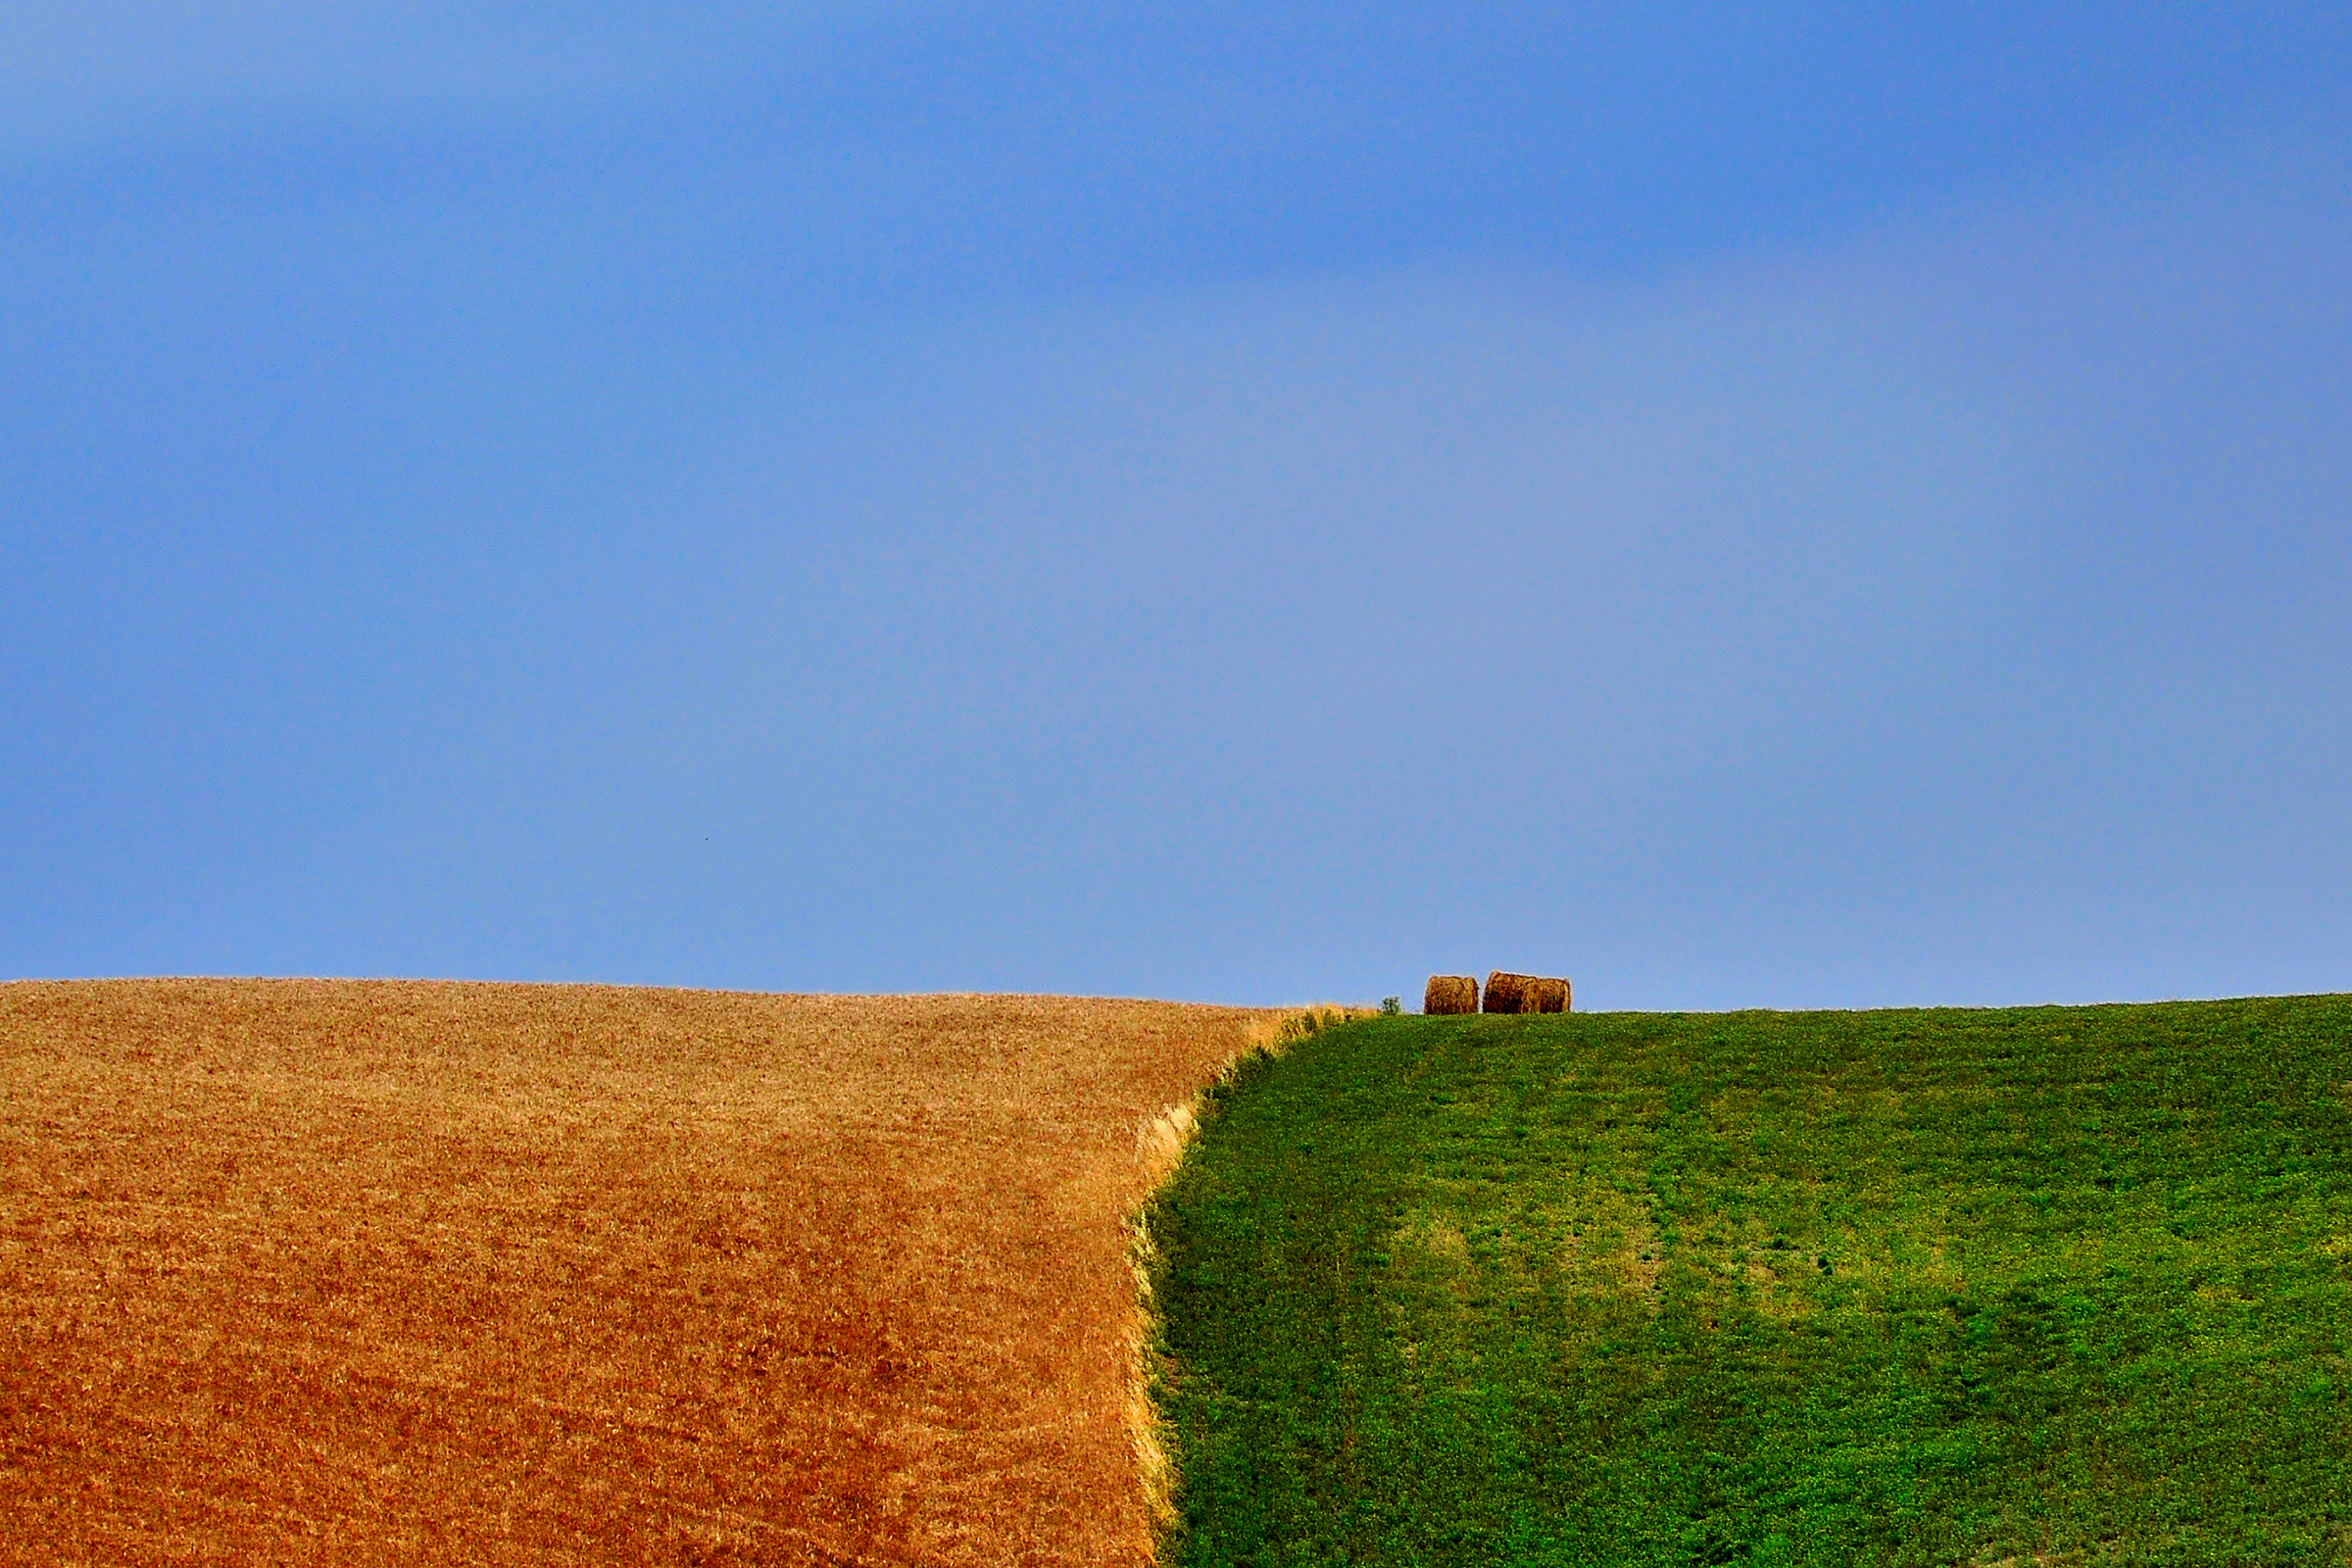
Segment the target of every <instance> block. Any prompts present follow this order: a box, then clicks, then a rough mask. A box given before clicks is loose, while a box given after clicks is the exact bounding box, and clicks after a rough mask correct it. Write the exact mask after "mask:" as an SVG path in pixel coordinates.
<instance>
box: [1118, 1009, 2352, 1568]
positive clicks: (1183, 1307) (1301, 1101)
mask: <svg viewBox="0 0 2352 1568" xmlns="http://www.w3.org/2000/svg"><path fill="white" fill-rule="evenodd" d="M2348 1100H2352V998H2316V999H2295V1000H2281V1001H2252V1002H2230V1003H2216V1004H2171V1005H2152V1006H2131V1007H2098V1008H2035V1009H2016V1010H2008V1011H1957V1010H1953V1011H1934V1012H1891V1011H1890V1012H1872V1013H1812V1014H1770V1013H1753V1014H1728V1015H1680V1016H1678V1015H1664V1014H1621V1015H1614V1016H1610V1015H1578V1016H1569V1017H1565V1018H1459V1019H1446V1018H1428V1019H1423V1018H1409V1017H1408V1018H1399V1019H1381V1020H1374V1021H1367V1022H1363V1023H1357V1024H1350V1025H1348V1026H1346V1027H1344V1028H1340V1029H1337V1030H1332V1031H1327V1032H1326V1033H1324V1034H1323V1035H1321V1036H1319V1037H1316V1038H1315V1039H1313V1040H1311V1041H1308V1042H1306V1043H1304V1044H1302V1045H1300V1046H1299V1047H1298V1048H1296V1049H1295V1050H1294V1051H1293V1052H1292V1054H1289V1055H1287V1056H1285V1057H1283V1058H1280V1059H1276V1060H1270V1061H1269V1060H1259V1061H1256V1062H1253V1063H1252V1064H1251V1065H1250V1066H1249V1067H1248V1068H1246V1069H1245V1071H1244V1072H1243V1073H1242V1075H1241V1076H1240V1077H1239V1078H1238V1079H1237V1080H1236V1081H1235V1083H1234V1085H1233V1086H1232V1087H1231V1088H1230V1089H1229V1090H1227V1091H1225V1092H1224V1093H1222V1094H1221V1095H1220V1096H1219V1099H1218V1109H1217V1112H1216V1114H1215V1115H1214V1116H1213V1117H1212V1119H1211V1121H1210V1123H1209V1125H1208V1127H1207V1130H1206V1132H1205V1134H1204V1137H1203V1139H1202V1141H1201V1146H1200V1147H1199V1148H1198V1149H1197V1150H1196V1152H1195V1153H1194V1154H1193V1156H1192V1158H1191V1159H1190V1161H1189V1162H1188V1164H1187V1165H1186V1167H1185V1169H1184V1170H1183V1172H1182V1173H1181V1174H1180V1176H1179V1177H1178V1179H1177V1182H1176V1184H1175V1185H1174V1186H1173V1187H1172V1188H1171V1189H1170V1190H1169V1192H1168V1193H1167V1195H1166V1196H1165V1198H1164V1200H1163V1201H1162V1203H1161V1205H1160V1208H1159V1210H1158V1212H1157V1215H1156V1217H1155V1221H1154V1224H1155V1234H1156V1241H1157V1245H1158V1247H1159V1250H1160V1254H1161V1258H1162V1264H1161V1267H1162V1278H1161V1281H1160V1304H1161V1307H1162V1310H1163V1311H1164V1313H1165V1318H1166V1325H1165V1330H1166V1348H1167V1349H1168V1352H1169V1354H1170V1356H1171V1358H1172V1359H1171V1361H1170V1363H1169V1367H1170V1387H1169V1388H1168V1389H1167V1390H1166V1391H1165V1400H1164V1402H1165V1405H1166V1409H1167V1413H1168V1415H1169V1418H1170V1421H1171V1425H1172V1427H1173V1435H1174V1446H1175V1449H1176V1454H1177V1461H1178V1464H1179V1465H1180V1467H1181V1469H1182V1473H1183V1476H1184V1490H1183V1493H1182V1498H1181V1502H1182V1508H1183V1520H1182V1522H1181V1524H1180V1526H1179V1529H1178V1533H1177V1536H1176V1539H1175V1541H1174V1542H1173V1543H1172V1549H1171V1551H1170V1553H1169V1560H1170V1561H1175V1562H1191V1563H1222V1562H1259V1563H1277V1562H1279V1563H1324V1562H1343V1561H1354V1562H1397V1563H1404V1562H1448V1561H1450V1562H1493V1561H1518V1562H1562V1563H1610V1564H1620V1563H1691V1562H1699V1563H1723V1562H1735V1561H1741V1562H1757V1563H1778V1562H1804V1563H1821V1564H1839V1565H1843V1564H1848V1563H1923V1564H1925V1563H1954V1562H1962V1561H1969V1560H1976V1561H1982V1562H1996V1561H2000V1560H2002V1559H2004V1558H2007V1557H2011V1556H2016V1557H2018V1558H2020V1559H2021V1560H2027V1561H2030V1560H2034V1558H2035V1557H2037V1556H2044V1555H2046V1556H2050V1557H2054V1558H2056V1559H2057V1560H2063V1561H2068V1562H2085V1563H2087V1562H2131V1563H2168V1562H2299V1561H2320V1562H2329V1561H2342V1560H2344V1558H2345V1555H2346V1548H2347V1544H2348V1543H2352V1458H2348V1457H2347V1455H2348V1454H2352V1363H2348V1361H2347V1351H2348V1350H2352V1108H2348V1104H2347V1101H2348Z"/></svg>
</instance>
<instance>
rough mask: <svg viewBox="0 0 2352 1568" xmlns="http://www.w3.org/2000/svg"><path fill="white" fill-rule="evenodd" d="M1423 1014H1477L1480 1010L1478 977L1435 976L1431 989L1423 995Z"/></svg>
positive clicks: (1432, 978) (1431, 977) (1463, 975)
mask: <svg viewBox="0 0 2352 1568" xmlns="http://www.w3.org/2000/svg"><path fill="white" fill-rule="evenodd" d="M1421 1010H1422V1011H1423V1012H1476V1011H1477V1010H1478V977H1477V976H1476V975H1468V974H1433V975H1431V976H1430V977H1429V989H1428V990H1427V991H1424V992H1423V993H1421Z"/></svg>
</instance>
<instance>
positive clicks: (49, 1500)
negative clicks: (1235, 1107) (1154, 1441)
mask: <svg viewBox="0 0 2352 1568" xmlns="http://www.w3.org/2000/svg"><path fill="white" fill-rule="evenodd" d="M1255 1017H1256V1015H1253V1014H1251V1013H1249V1012H1246V1011H1243V1010H1240V1009H1233V1008H1213V1007H1198V1006H1183V1005H1173V1004H1160V1003H1143V1002H1101V1001H1086V1000H1078V999H1070V998H1054V997H979V996H965V997H914V998H904V997H901V998H875V997H866V998H854V997H785V996H757V995H742V994H723V993H710V992H682V991H652V990H632V989H618V988H611V987H599V986H506V985H461V984H426V983H410V982H346V981H331V982H330V981H220V980H162V981H103V982H75V983H62V984H61V983H20V984H10V985H0V1334H4V1335H5V1336H6V1338H5V1342H4V1343H0V1561H6V1562H12V1563H71V1562H93V1563H100V1562H102V1563H142V1562H166V1561H169V1562H173V1563H254V1562H290V1563H319V1564H327V1563H332V1564H367V1563H394V1562H399V1563H412V1562H420V1561H421V1562H436V1563H456V1562H497V1563H524V1562H623V1561H625V1562H630V1563H660V1562H703V1563H718V1562H760V1563H794V1562H809V1563H912V1562H918V1561H919V1562H924V1563H977V1562H988V1563H1061V1562H1069V1563H1078V1562H1084V1563H1089V1564H1099V1563H1118V1562H1137V1561H1141V1560H1144V1559H1146V1558H1147V1557H1148V1556H1149V1550H1150V1538H1151V1521H1150V1513H1149V1505H1148V1500H1147V1498H1146V1495H1145V1492H1144V1483H1143V1480H1142V1478H1141V1476H1140V1474H1139V1466H1138V1463H1137V1457H1136V1450H1135V1447H1134V1443H1133V1439H1134V1433H1133V1431H1132V1430H1131V1426H1130V1422H1131V1418H1132V1416H1133V1413H1134V1412H1133V1401H1134V1400H1135V1398H1136V1397H1137V1390H1136V1389H1135V1387H1134V1385H1133V1377H1132V1374H1131V1371H1130V1368H1131V1359H1132V1349H1133V1346H1134V1343H1135V1341H1134V1336H1135V1334H1136V1332H1137V1322H1136V1308H1135V1301H1134V1286H1133V1277H1132V1274H1131V1272H1130V1269H1129V1265H1128V1254H1127V1242H1126V1233H1125V1231H1124V1229H1123V1227H1122V1223H1121V1221H1122V1216H1123V1215H1125V1214H1127V1213H1128V1212H1129V1211H1131V1210H1132V1209H1133V1208H1134V1207H1135V1205H1136V1204H1137V1203H1138V1202H1139V1201H1141V1200H1142V1198H1143V1197H1144V1195H1145V1194H1146V1193H1147V1192H1148V1190H1149V1188H1150V1186H1151V1184H1152V1182H1153V1181H1154V1180H1155V1179H1156V1178H1157V1176H1158V1175H1159V1174H1160V1173H1161V1171H1162V1170H1164V1167H1165V1161H1166V1159H1167V1157H1168V1154H1169V1150H1170V1146H1169V1144H1168V1143H1167V1141H1166V1140H1165V1139H1164V1138H1159V1137H1153V1136H1152V1133H1151V1124H1152V1119H1153V1118H1154V1117H1155V1116H1157V1115H1158V1114H1159V1113H1161V1112H1163V1111H1165V1110H1166V1109H1167V1108H1168V1107H1169V1106H1170V1105H1172V1104H1178V1103H1184V1102H1186V1101H1187V1100H1188V1099H1189V1098H1190V1097H1191V1096H1192V1094H1193V1093H1194V1092H1195V1091H1196V1090H1198V1089H1199V1088H1200V1087H1201V1085H1202V1084H1203V1083H1205V1082H1206V1081H1207V1080H1208V1079H1209V1078H1210V1077H1211V1076H1213V1074H1214V1073H1215V1071H1216V1070H1217V1068H1218V1067H1219V1065H1220V1064H1221V1063H1223V1062H1224V1061H1225V1060H1226V1059H1227V1058H1228V1057H1230V1056H1231V1055H1232V1054H1233V1053H1234V1051H1235V1050H1236V1049H1237V1047H1239V1046H1240V1044H1241V1043H1242V1041H1243V1038H1244V1034H1245V1031H1246V1030H1247V1029H1249V1028H1250V1027H1251V1026H1252V1022H1253V1019H1254V1018H1255Z"/></svg>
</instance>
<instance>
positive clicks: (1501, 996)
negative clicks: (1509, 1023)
mask: <svg viewBox="0 0 2352 1568" xmlns="http://www.w3.org/2000/svg"><path fill="white" fill-rule="evenodd" d="M1535 983H1536V977H1535V976H1534V975H1532V974H1511V973H1508V972H1507V971H1505V970H1501V969H1497V970H1495V972H1494V973H1492V974H1490V975H1488V976H1487V1003H1486V1006H1487V1011H1489V1012H1533V1011H1535V1010H1536V1009H1535V1008H1534V1007H1533V1006H1532V1005H1530V995H1529V990H1528V988H1529V987H1531V986H1533V985H1534V984H1535Z"/></svg>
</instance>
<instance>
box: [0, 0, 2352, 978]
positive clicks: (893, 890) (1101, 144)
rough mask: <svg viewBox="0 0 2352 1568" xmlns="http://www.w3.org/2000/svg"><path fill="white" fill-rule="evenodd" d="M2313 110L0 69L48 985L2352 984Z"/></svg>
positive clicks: (1642, 66) (1043, 75)
mask: <svg viewBox="0 0 2352 1568" xmlns="http://www.w3.org/2000/svg"><path fill="white" fill-rule="evenodd" d="M59 16H62V17H64V18H65V19H66V20H63V21H60V20H56V17H59ZM2348 82H2352V15H2347V14H2345V13H2343V12H2342V11H2341V8H2332V7H2324V6H2317V5H2311V6H2292V5H2288V6H2264V7H2253V6H2244V7H2227V6H2217V7H2198V8H2150V7H2124V6H2110V5H2086V4H2079V5H2067V4H2059V5H2047V4H2045V5H2039V6H2034V7H2027V6H2022V5H2019V6H1978V7H1973V8H1958V7H1951V8H1896V7H1874V6H1862V5H1852V6H1785V5H1784V6H1773V5H1765V6H1746V7H1739V8H1731V7H1694V8H1683V9H1679V10H1672V11H1662V10H1659V9H1657V8H1642V7H1632V6H1600V7H1589V8H1583V9H1578V10H1562V9H1556V8H1544V9H1541V10H1539V9H1533V8H1528V9H1514V8H1510V7H1482V8H1460V9H1457V10H1446V9H1436V8H1413V9H1402V8H1391V9H1386V10H1383V9H1378V8H1374V9H1366V8H1363V7H1361V6H1357V7H1349V8H1346V9H1342V8H1336V7H1334V8H1317V7H1286V8H1282V9H1280V10H1278V11H1272V12H1269V11H1267V10H1266V9H1265V8H1262V7H1225V8H1219V7H1214V6H1211V7H1196V8H1191V9H1187V10H1184V11H1174V10H1168V9H1154V8H1150V7H1142V8H1127V9H1124V10H1122V11H1119V12H1116V13H1112V12H1111V11H1109V9H1108V8H1104V9H1103V10H1078V9H1073V8H1056V7H1050V6H1001V7H973V6H963V7H956V8H953V9H950V8H944V7H932V6H923V5H898V4H889V3H882V0H876V3H870V4H847V5H821V4H810V5H806V6H799V7H791V6H786V7H776V6H760V7H755V6H750V5H727V6H685V5H661V6H657V5H636V6H603V7H598V6H593V5H591V6H574V7H556V6H550V5H543V4H539V5H504V6H501V5H489V6H484V5H478V4H477V5H470V6H464V7H461V6H456V5H441V4H431V3H412V4H406V5H398V6H391V5H365V4H358V5H352V6H347V7H340V8H323V9H322V8H316V7H296V6H293V5H280V4H266V5H247V6H204V7H199V6H192V5H181V6H166V5H154V4H130V3H121V4H97V5H93V6H89V7H80V8H74V9H73V11H72V12H71V13H65V12H59V13H56V16H51V15H50V14H48V13H45V12H44V13H42V14H40V15H35V14H34V13H33V8H22V14H21V15H17V16H13V17H10V18H6V19H0V290H4V292H0V302H4V303H0V509H4V510H0V568H4V570H0V725H4V728H0V733H4V734H5V736H6V741H7V759H8V765H7V766H6V767H5V768H4V769H0V974H12V975H109V974H143V973H325V974H404V975H406V974H417V975H439V976H480V977H497V978H513V979H594V980H613V981H624V982H647V983H662V984H683V985H711V986H729V987H747V988H756V989H787V990H885V991H888V990H932V989H970V990H1043V991H1076V992H1095V993H1116V994H1140V995H1153V996H1168V997H1182V998H1199V999H1214V1000H1233V1001H1246V1002H1276V1001H1291V1000H1304V999H1308V998H1335V999H1340V1000H1369V999H1372V998H1376V997H1378V996H1381V995H1384V994H1388V993H1403V994H1405V995H1407V996H1408V997H1409V996H1412V995H1413V994H1414V993H1415V992H1416V990H1417V987H1418V985H1419V983H1420V981H1421V979H1422V978H1423V977H1424V976H1425V975H1427V974H1428V973H1430V972H1431V971H1432V970H1475V971H1484V970H1485V969H1487V968H1489V967H1494V966H1503V967H1527V968H1536V969H1542V970H1545V971H1557V972H1566V973H1568V974H1570V975H1572V976H1573V977H1574V978H1575V979H1576V981H1577V983H1578V987H1579V992H1578V998H1579V1003H1580V1005H1588V1006H1641V1007H1660V1006H1706V1007H1722V1006H1741V1005H1774V1006H1794V1005H1879V1004H1890V1003H1901V1004H1911V1003H2008V1002H2030V1001H2044V1000H2060V1001H2074V1000H2103V999H2119V998H2152V997H2164V996H2196V995H2219V994H2235V993H2245V992H2272V991H2316V990H2343V989H2352V896H2348V894H2347V889H2352V811H2348V809H2347V805H2346V803H2347V802H2352V680H2347V679H2346V675H2345V672H2346V671H2347V670H2352V609H2348V608H2347V606H2348V605H2352V456H2348V454H2352V288H2347V286H2346V282H2347V274H2348V270H2352V200H2348V199H2347V197H2346V194H2345V192H2346V191H2347V190H2352V88H2348V87H2347V86H2346V83H2348Z"/></svg>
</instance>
